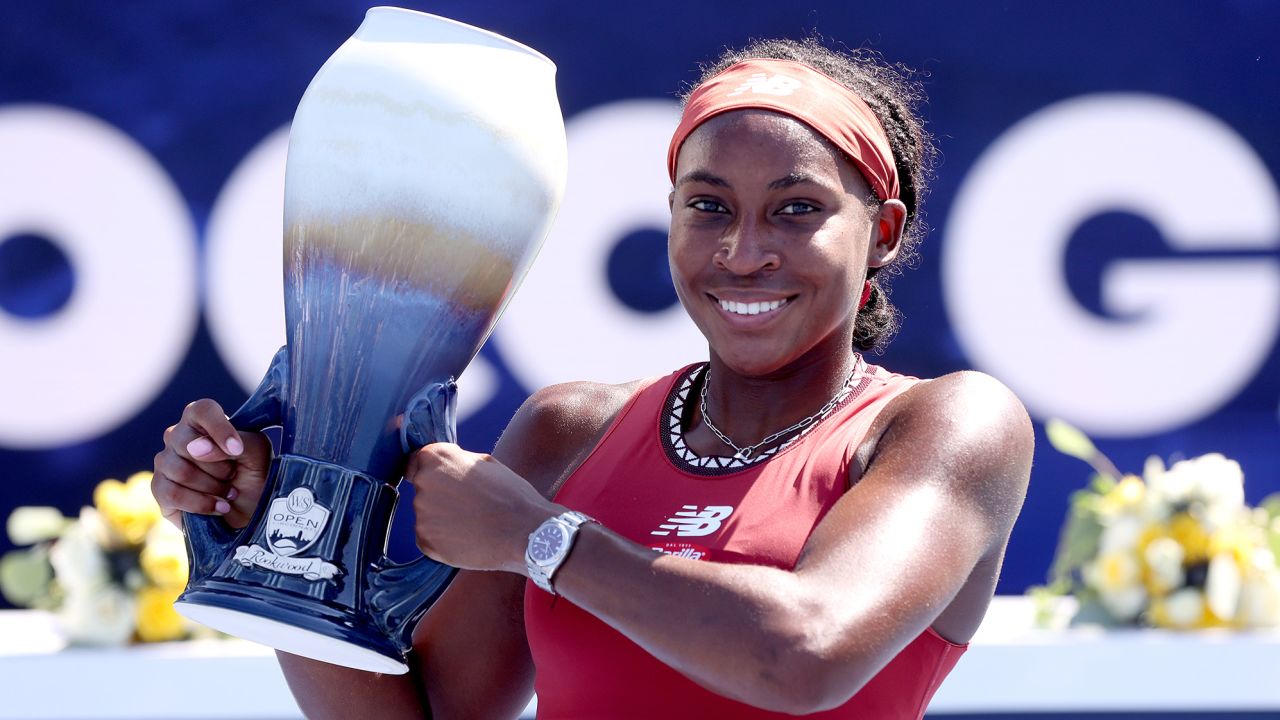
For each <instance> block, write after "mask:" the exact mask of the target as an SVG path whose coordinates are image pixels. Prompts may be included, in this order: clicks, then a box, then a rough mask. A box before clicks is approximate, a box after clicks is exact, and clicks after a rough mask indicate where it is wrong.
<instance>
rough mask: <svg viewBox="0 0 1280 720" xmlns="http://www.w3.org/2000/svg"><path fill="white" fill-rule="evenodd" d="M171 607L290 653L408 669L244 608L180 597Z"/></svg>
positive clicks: (368, 667)
mask: <svg viewBox="0 0 1280 720" xmlns="http://www.w3.org/2000/svg"><path fill="white" fill-rule="evenodd" d="M173 608H174V610H176V611H178V613H179V614H180V615H182V616H183V617H185V618H187V619H188V620H193V621H195V622H197V623H200V624H201V625H204V626H206V627H210V628H213V629H214V630H217V631H218V632H222V633H226V634H228V635H234V636H235V637H238V638H241V639H244V640H249V641H251V642H255V643H258V644H261V645H266V646H268V647H271V648H274V649H276V650H279V651H282V652H287V653H289V654H291V655H300V656H302V657H306V658H310V659H312V660H319V661H321V662H327V663H330V664H333V665H342V666H344V667H349V668H352V669H355V670H365V671H368V672H376V673H384V674H388V675H403V674H405V673H407V672H409V666H408V665H407V664H406V663H404V662H403V661H402V660H397V659H395V658H392V657H388V656H387V655H385V654H383V653H381V652H378V651H377V650H372V649H369V648H366V647H361V646H360V645H356V644H354V643H352V642H349V641H346V640H341V639H338V638H335V637H331V636H329V635H325V634H323V633H320V632H316V631H314V630H308V629H306V628H302V627H298V626H297V625H291V624H289V623H286V622H281V621H279V620H272V619H270V618H265V617H262V616H260V615H254V614H252V613H249V612H245V611H243V610H233V609H231V608H224V607H217V606H213V605H205V604H203V603H196V602H191V601H182V600H179V601H178V602H175V603H174V604H173Z"/></svg>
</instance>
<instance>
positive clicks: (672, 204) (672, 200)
mask: <svg viewBox="0 0 1280 720" xmlns="http://www.w3.org/2000/svg"><path fill="white" fill-rule="evenodd" d="M667 210H670V211H671V212H675V210H676V191H675V190H672V191H671V192H669V193H667Z"/></svg>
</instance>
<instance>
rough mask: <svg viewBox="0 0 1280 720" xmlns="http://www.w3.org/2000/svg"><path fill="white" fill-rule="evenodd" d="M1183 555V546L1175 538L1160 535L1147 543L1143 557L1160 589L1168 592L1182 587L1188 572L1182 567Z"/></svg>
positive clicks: (1153, 582)
mask: <svg viewBox="0 0 1280 720" xmlns="http://www.w3.org/2000/svg"><path fill="white" fill-rule="evenodd" d="M1183 556H1184V553H1183V551H1182V546H1181V545H1179V544H1178V541H1177V540H1174V539H1173V538H1170V537H1159V538H1156V539H1155V540H1152V541H1151V542H1150V543H1148V544H1147V548H1146V550H1145V551H1144V552H1143V559H1144V560H1146V562H1147V569H1148V570H1149V571H1150V573H1151V580H1152V584H1153V585H1155V587H1156V588H1158V591H1162V592H1168V591H1170V590H1172V589H1174V588H1176V587H1181V586H1182V583H1183V582H1185V581H1186V573H1185V572H1184V571H1183V569H1182V559H1183Z"/></svg>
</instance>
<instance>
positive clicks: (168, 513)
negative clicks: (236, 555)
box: [151, 400, 272, 526]
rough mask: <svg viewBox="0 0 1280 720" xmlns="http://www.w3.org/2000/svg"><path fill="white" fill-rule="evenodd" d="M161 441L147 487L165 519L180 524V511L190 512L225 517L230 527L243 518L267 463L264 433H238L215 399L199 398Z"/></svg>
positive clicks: (258, 489)
mask: <svg viewBox="0 0 1280 720" xmlns="http://www.w3.org/2000/svg"><path fill="white" fill-rule="evenodd" d="M164 444H165V447H164V450H162V451H161V452H160V453H159V454H157V455H156V457H155V474H154V476H153V479H152V483H151V491H152V494H153V495H155V497H156V500H157V502H159V503H160V507H161V510H162V512H163V514H164V515H165V517H166V518H168V519H170V520H171V521H173V522H175V523H176V524H180V523H181V513H182V512H190V513H199V514H204V515H223V516H224V517H225V519H226V520H227V521H228V523H231V524H232V525H233V526H234V525H235V524H236V523H237V521H239V524H241V525H243V524H244V522H247V520H248V519H249V516H250V515H251V514H252V513H253V510H254V507H255V506H256V504H257V500H258V498H259V497H260V496H261V494H262V485H263V483H264V482H265V479H266V472H267V469H268V468H269V467H270V464H271V455H272V452H271V442H270V441H269V440H268V439H267V438H266V436H264V435H261V434H260V433H252V432H246V433H241V432H239V431H238V430H236V429H235V427H234V426H232V425H231V422H230V421H229V420H228V419H227V417H226V415H225V414H224V413H223V411H222V407H221V406H220V405H218V403H216V402H214V401H212V400H197V401H196V402H193V403H191V404H190V405H188V406H187V407H186V408H185V409H184V410H183V413H182V419H181V420H179V421H178V423H177V424H176V425H174V426H172V427H170V428H169V429H167V430H166V431H165V433H164ZM233 481H234V482H235V484H234V485H233V484H232V482H233ZM237 486H239V487H237Z"/></svg>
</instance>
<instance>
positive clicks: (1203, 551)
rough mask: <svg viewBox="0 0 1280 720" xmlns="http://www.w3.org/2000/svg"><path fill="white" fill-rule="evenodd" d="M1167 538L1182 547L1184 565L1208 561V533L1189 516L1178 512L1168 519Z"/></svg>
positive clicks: (1198, 522) (1197, 521)
mask: <svg viewBox="0 0 1280 720" xmlns="http://www.w3.org/2000/svg"><path fill="white" fill-rule="evenodd" d="M1169 536H1170V537H1172V538H1173V539H1174V540H1177V541H1178V544H1179V545H1181V546H1182V551H1183V552H1184V553H1185V554H1186V560H1185V562H1186V564H1188V565H1194V564H1195V563H1199V562H1204V561H1206V560H1208V559H1209V533H1208V532H1207V531H1206V530H1205V529H1204V525H1201V524H1200V521H1199V520H1197V519H1196V518H1194V517H1192V516H1191V515H1190V514H1188V513H1185V512H1180V513H1177V514H1175V515H1174V516H1173V517H1172V518H1170V519H1169Z"/></svg>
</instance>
